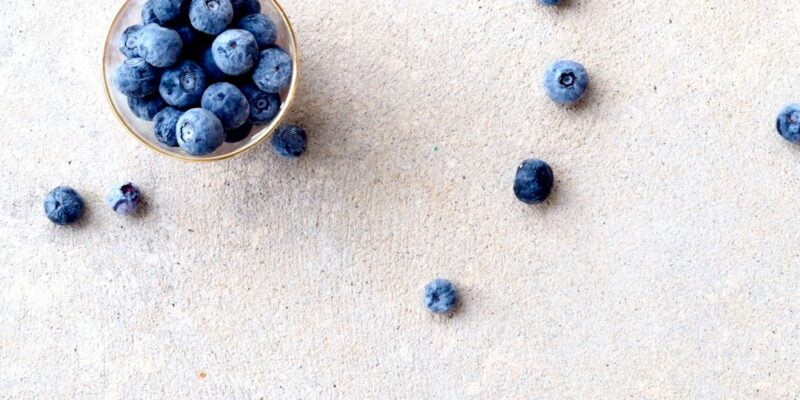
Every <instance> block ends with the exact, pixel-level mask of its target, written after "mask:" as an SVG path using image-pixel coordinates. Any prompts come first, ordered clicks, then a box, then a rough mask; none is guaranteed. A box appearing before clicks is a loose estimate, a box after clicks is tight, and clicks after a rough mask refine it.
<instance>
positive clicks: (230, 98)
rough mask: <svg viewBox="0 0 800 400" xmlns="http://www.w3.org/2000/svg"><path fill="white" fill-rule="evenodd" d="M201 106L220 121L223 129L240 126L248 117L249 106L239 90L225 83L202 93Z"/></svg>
mask: <svg viewBox="0 0 800 400" xmlns="http://www.w3.org/2000/svg"><path fill="white" fill-rule="evenodd" d="M201 105H202V107H203V108H204V109H206V110H208V111H211V112H212V113H214V115H216V116H217V118H219V120H220V121H222V126H223V127H224V128H225V129H233V128H238V127H240V126H242V124H244V123H245V122H246V121H247V117H249V116H250V104H249V103H248V102H247V98H246V97H245V96H244V94H243V93H242V91H241V90H239V88H237V87H236V86H233V85H231V84H230V83H227V82H220V83H215V84H213V85H211V86H209V87H208V89H206V91H205V93H203V99H202V101H201Z"/></svg>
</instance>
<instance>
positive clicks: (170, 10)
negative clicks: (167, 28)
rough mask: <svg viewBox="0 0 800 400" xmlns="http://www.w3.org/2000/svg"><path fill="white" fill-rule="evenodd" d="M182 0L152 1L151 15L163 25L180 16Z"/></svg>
mask: <svg viewBox="0 0 800 400" xmlns="http://www.w3.org/2000/svg"><path fill="white" fill-rule="evenodd" d="M183 3H184V0H152V4H153V5H152V7H153V14H155V15H156V18H158V21H159V22H161V23H162V24H163V23H166V22H169V21H172V20H173V19H175V18H178V16H180V15H181V8H182V7H183Z"/></svg>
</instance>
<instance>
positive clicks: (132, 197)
mask: <svg viewBox="0 0 800 400" xmlns="http://www.w3.org/2000/svg"><path fill="white" fill-rule="evenodd" d="M141 203H142V195H141V193H139V188H137V187H136V186H133V184H131V183H126V184H124V185H122V186H117V187H115V188H114V189H112V190H111V193H109V195H108V205H109V206H110V207H111V209H112V210H114V212H116V213H117V214H122V215H131V214H133V213H135V212H136V210H137V209H138V208H139V205H140V204H141Z"/></svg>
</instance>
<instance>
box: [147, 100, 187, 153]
mask: <svg viewBox="0 0 800 400" xmlns="http://www.w3.org/2000/svg"><path fill="white" fill-rule="evenodd" d="M181 115H183V111H181V110H178V109H177V108H174V107H167V108H165V109H163V110H161V111H159V112H158V114H156V116H155V117H153V123H154V124H153V132H154V134H155V136H156V139H158V141H159V142H161V143H163V144H165V145H167V146H169V147H178V137H177V136H176V135H175V128H176V127H177V125H178V119H180V118H181Z"/></svg>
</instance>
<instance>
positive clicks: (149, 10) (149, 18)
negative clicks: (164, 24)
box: [142, 0, 161, 25]
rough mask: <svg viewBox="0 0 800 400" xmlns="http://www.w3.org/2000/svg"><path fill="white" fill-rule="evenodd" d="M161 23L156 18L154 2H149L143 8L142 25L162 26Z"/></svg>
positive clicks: (151, 0)
mask: <svg viewBox="0 0 800 400" xmlns="http://www.w3.org/2000/svg"><path fill="white" fill-rule="evenodd" d="M160 23H161V21H159V20H158V17H156V11H155V8H154V5H153V0H147V2H146V3H144V7H142V25H147V24H160Z"/></svg>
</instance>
